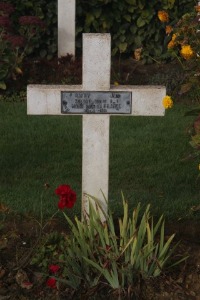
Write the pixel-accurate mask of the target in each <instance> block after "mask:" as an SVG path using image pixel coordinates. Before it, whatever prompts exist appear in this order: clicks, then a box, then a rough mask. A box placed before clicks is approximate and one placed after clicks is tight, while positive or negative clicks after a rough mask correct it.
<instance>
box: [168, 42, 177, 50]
mask: <svg viewBox="0 0 200 300" xmlns="http://www.w3.org/2000/svg"><path fill="white" fill-rule="evenodd" d="M174 46H175V43H174V41H172V40H171V41H170V42H169V43H168V45H167V48H168V49H172V48H174Z"/></svg>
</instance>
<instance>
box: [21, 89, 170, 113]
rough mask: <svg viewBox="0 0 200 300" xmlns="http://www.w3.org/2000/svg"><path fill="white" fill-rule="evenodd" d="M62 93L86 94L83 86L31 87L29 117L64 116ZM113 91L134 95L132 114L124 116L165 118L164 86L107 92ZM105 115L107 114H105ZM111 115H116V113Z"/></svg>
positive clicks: (28, 96) (28, 94)
mask: <svg viewBox="0 0 200 300" xmlns="http://www.w3.org/2000/svg"><path fill="white" fill-rule="evenodd" d="M61 91H66V92H67V91H74V92H76V91H77V92H84V91H85V90H84V89H83V86H82V85H70V86H69V85H55V86H54V85H29V86H28V88H27V113H28V115H63V114H62V112H61ZM112 91H113V92H117V91H119V92H120V91H122V92H123V91H126V92H131V94H132V109H131V114H127V115H126V114H123V116H130V115H133V116H163V115H164V114H165V109H164V107H163V105H162V99H163V97H164V96H165V95H166V88H165V87H164V86H131V85H127V86H120V85H119V86H111V88H110V89H109V90H107V92H112ZM105 92H106V91H105ZM65 115H66V116H69V115H71V114H70V113H69V114H65ZM73 115H75V114H73ZM78 115H81V114H78ZM104 115H106V114H105V113H104ZM108 115H109V114H108ZM111 115H115V113H112V114H111ZM116 115H118V114H116Z"/></svg>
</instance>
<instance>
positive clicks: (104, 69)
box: [27, 33, 166, 218]
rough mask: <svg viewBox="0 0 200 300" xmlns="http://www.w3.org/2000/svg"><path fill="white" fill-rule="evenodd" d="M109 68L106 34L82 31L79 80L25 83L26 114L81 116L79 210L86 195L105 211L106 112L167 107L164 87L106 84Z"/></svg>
mask: <svg viewBox="0 0 200 300" xmlns="http://www.w3.org/2000/svg"><path fill="white" fill-rule="evenodd" d="M110 69H111V38H110V34H107V33H106V34H92V33H87V34H83V83H82V85H29V86H28V88H27V111H28V114H29V115H62V116H68V117H69V115H71V116H73V115H75V114H81V115H83V135H82V136H83V150H82V213H83V215H86V213H88V209H89V201H88V196H87V194H89V195H92V196H94V197H97V198H98V199H99V201H100V202H101V204H102V208H103V209H104V211H105V212H107V203H106V201H105V199H104V197H103V195H102V192H103V194H104V196H105V198H106V199H108V184H109V177H108V174H109V122H110V116H111V115H122V116H131V115H132V116H163V115H164V112H165V110H164V107H163V105H162V99H163V97H164V96H165V95H166V89H165V87H163V86H131V85H128V86H121V85H118V86H110ZM127 94H128V95H127ZM102 95H103V96H102ZM123 95H125V96H123ZM123 97H125V98H123ZM126 97H129V98H126ZM119 98H122V102H123V103H122V102H120V99H119ZM61 99H62V101H61ZM127 99H128V100H127ZM61 102H62V105H61ZM123 105H125V108H124V106H123ZM126 105H127V106H126ZM127 110H129V111H128V113H127ZM122 147H123V144H122ZM136 151H137V150H136ZM102 218H103V217H102Z"/></svg>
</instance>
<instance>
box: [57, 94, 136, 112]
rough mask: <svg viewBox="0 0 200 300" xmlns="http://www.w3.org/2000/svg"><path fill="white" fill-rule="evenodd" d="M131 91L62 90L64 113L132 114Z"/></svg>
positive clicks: (62, 110)
mask: <svg viewBox="0 0 200 300" xmlns="http://www.w3.org/2000/svg"><path fill="white" fill-rule="evenodd" d="M131 106H132V94H131V92H120V91H116V92H85V91H84V92H82V91H80V92H71V91H70V92H64V91H63V92H61V113H63V114H131Z"/></svg>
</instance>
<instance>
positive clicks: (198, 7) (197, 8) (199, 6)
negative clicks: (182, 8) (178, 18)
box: [195, 4, 200, 12]
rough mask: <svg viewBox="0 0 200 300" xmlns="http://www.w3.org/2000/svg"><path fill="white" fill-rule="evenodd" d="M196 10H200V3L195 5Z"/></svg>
mask: <svg viewBox="0 0 200 300" xmlns="http://www.w3.org/2000/svg"><path fill="white" fill-rule="evenodd" d="M195 10H196V11H197V12H200V5H199V4H198V5H197V6H195Z"/></svg>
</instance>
